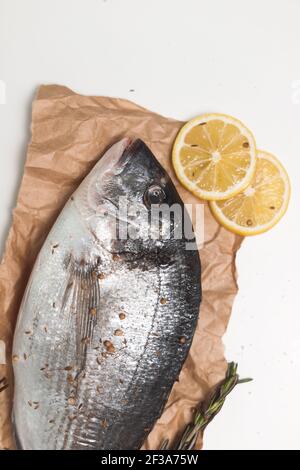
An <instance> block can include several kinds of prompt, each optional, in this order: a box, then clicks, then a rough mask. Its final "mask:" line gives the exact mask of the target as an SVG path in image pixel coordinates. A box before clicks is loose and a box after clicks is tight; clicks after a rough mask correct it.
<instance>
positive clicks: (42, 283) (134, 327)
mask: <svg viewBox="0 0 300 470" xmlns="http://www.w3.org/2000/svg"><path fill="white" fill-rule="evenodd" d="M173 206H174V207H177V209H178V208H180V211H178V210H177V213H176V214H175V215H174V213H175V211H174V213H171V215H170V214H169V216H168V211H165V212H164V211H163V210H162V209H164V210H165V208H167V209H168V208H170V207H173ZM155 210H156V211H157V212H156V216H157V213H158V214H159V223H155V221H156V219H155V217H154V216H153V217H152V215H153V214H154V213H155ZM178 214H179V215H178ZM187 223H188V225H191V222H190V219H189V216H188V215H187V212H186V211H185V209H184V207H183V203H182V201H181V199H180V197H179V195H178V193H177V191H176V189H175V187H174V185H173V183H172V182H171V180H170V178H169V176H168V175H167V173H166V172H165V171H164V169H163V168H162V167H161V165H160V164H159V163H158V162H157V160H156V159H155V157H154V155H153V154H152V153H151V151H150V150H149V148H148V147H147V146H146V145H145V144H144V143H143V142H142V141H141V140H135V141H133V142H132V141H130V140H129V139H127V138H125V139H123V140H121V141H120V142H118V143H116V144H115V145H113V146H112V147H111V148H110V149H109V150H108V151H107V152H106V154H105V155H104V156H103V157H102V158H101V159H100V160H99V162H98V163H97V164H96V165H95V166H94V168H93V169H92V171H91V172H90V173H89V174H88V176H87V177H86V178H85V179H84V180H83V182H82V183H81V185H80V186H79V187H78V189H77V190H76V191H75V192H74V194H73V195H72V197H71V198H70V199H69V201H68V202H67V204H66V205H65V207H64V209H63V210H62V212H61V213H60V215H59V217H58V219H57V220H56V222H55V224H54V226H53V228H52V229H51V231H50V233H49V235H48V237H47V239H46V241H45V243H44V245H43V247H42V249H41V251H40V253H39V255H38V258H37V260H36V263H35V266H34V269H33V271H32V273H31V277H30V279H29V282H28V286H27V289H26V291H25V294H24V298H23V301H22V305H21V308H20V312H19V316H18V321H17V326H16V330H15V337H14V345H13V365H14V375H15V394H14V404H13V421H14V427H15V435H16V442H17V446H18V447H19V448H20V449H50V450H54V449H82V450H88V449H108V450H112V449H116V450H117V449H120V450H124V449H138V448H140V447H141V445H142V444H143V442H144V440H145V438H146V437H147V435H148V434H149V432H150V430H151V428H152V427H153V425H154V424H155V421H156V420H157V419H158V417H159V416H160V414H161V412H162V410H163V407H164V405H165V403H166V400H167V398H168V395H169V393H170V390H171V388H172V386H173V384H174V382H175V380H176V379H177V377H178V375H179V372H180V370H181V367H182V365H183V363H184V361H185V359H186V356H187V353H188V350H189V348H190V345H191V341H192V338H193V334H194V331H195V327H196V323H197V319H198V312H199V305H200V300H201V286H200V260H199V255H198V250H197V249H196V247H193V246H192V248H191V247H190V246H189V248H187V246H188V245H191V242H193V239H192V237H193V232H191V233H192V237H191V236H190V237H189V239H187V236H186V235H185V233H184V234H183V235H181V236H180V237H179V236H175V234H178V233H179V232H180V230H179V231H178V229H180V226H181V227H183V226H186V224H187ZM182 231H183V230H182ZM187 242H189V243H187ZM192 245H193V243H192ZM194 245H195V244H194Z"/></svg>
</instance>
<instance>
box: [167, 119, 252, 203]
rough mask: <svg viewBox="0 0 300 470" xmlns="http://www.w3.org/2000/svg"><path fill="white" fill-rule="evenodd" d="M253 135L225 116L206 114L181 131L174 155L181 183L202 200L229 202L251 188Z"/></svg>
mask: <svg viewBox="0 0 300 470" xmlns="http://www.w3.org/2000/svg"><path fill="white" fill-rule="evenodd" d="M255 160H256V145H255V140H254V137H253V135H252V133H251V132H250V131H249V130H248V129H247V128H246V127H245V126H244V124H242V123H241V122H240V121H238V120H237V119H235V118H233V117H231V116H227V115H225V114H204V115H202V116H199V117H196V118H195V119H192V120H191V121H189V122H188V123H187V124H185V125H184V126H183V128H182V129H181V130H180V131H179V134H178V136H177V138H176V140H175V143H174V147H173V154H172V161H173V166H174V169H175V173H176V175H177V177H178V179H179V181H180V182H181V183H182V184H183V186H185V187H186V188H187V189H188V190H189V191H191V192H192V193H193V194H195V195H196V196H198V197H200V198H202V199H210V200H219V199H226V198H229V197H231V196H233V195H234V194H237V193H238V192H240V191H242V190H243V189H244V188H245V187H246V186H248V184H249V182H250V180H251V178H252V177H253V174H254V169H255Z"/></svg>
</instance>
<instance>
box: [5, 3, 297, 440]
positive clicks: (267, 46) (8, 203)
mask: <svg viewBox="0 0 300 470" xmlns="http://www.w3.org/2000/svg"><path fill="white" fill-rule="evenodd" d="M299 18H300V2H299V1H297V0H264V1H261V0H252V1H246V0H243V1H241V0H226V2H225V1H223V0H209V1H207V0H185V1H184V0H151V1H150V0H106V1H104V0H48V1H46V0H44V1H40V0H26V1H22V0H0V79H1V80H2V81H3V82H4V83H5V85H6V103H5V104H1V105H0V123H1V125H0V163H1V165H0V188H1V193H0V237H1V250H2V249H3V243H4V240H5V237H6V235H7V230H8V227H9V224H10V220H11V211H12V208H13V206H14V203H15V199H16V192H17V188H18V185H19V183H20V178H21V174H22V166H23V163H24V158H25V151H26V145H27V142H28V139H29V135H30V106H31V101H32V98H33V95H34V93H35V91H36V88H37V86H38V85H40V84H42V83H58V84H63V85H67V86H69V87H71V88H73V89H74V90H75V91H77V92H80V93H84V94H97V95H111V96H120V97H124V98H129V99H131V100H134V101H136V102H137V103H139V104H141V105H144V106H146V107H148V108H150V109H152V110H154V111H157V112H159V113H162V114H164V115H168V116H171V117H175V118H180V119H189V118H191V117H193V116H195V115H197V114H200V113H203V112H212V111H215V112H225V113H228V114H232V115H234V116H236V117H238V118H240V119H241V120H242V121H244V122H245V123H246V124H247V125H248V126H249V127H250V129H252V131H253V132H254V134H255V136H256V139H257V143H258V145H259V147H260V148H263V149H266V150H269V151H271V152H273V153H275V154H276V155H278V156H279V158H280V159H281V161H282V162H283V163H284V165H285V166H286V168H287V170H288V172H289V174H290V176H291V182H292V190H293V193H292V199H291V203H290V208H289V211H288V213H287V215H286V216H285V218H284V219H283V220H282V221H281V223H280V224H279V225H278V226H277V227H276V228H274V229H273V230H272V231H271V232H269V233H267V234H264V235H260V236H257V237H255V238H251V239H247V240H246V241H245V242H244V244H243V247H242V249H241V250H240V252H239V254H238V259H237V263H238V270H239V286H240V291H239V294H238V297H237V299H236V302H235V304H234V310H233V315H232V319H231V322H230V325H229V328H228V332H227V334H226V337H225V344H226V356H227V358H228V360H235V361H238V363H239V370H240V374H241V375H242V376H251V377H253V378H254V382H253V383H251V384H246V385H240V386H239V387H238V388H237V389H236V390H235V391H234V392H233V393H232V395H231V396H230V397H229V398H228V400H227V402H226V404H225V407H224V409H223V410H222V412H221V413H220V414H219V416H218V417H217V418H216V419H215V420H214V422H213V423H211V424H210V425H209V427H208V429H207V431H206V436H205V448H206V449H289V448H294V449H300V440H299V418H300V410H299V406H300V405H299V396H300V376H299V374H300V309H299V293H300V283H299V266H300V259H299V243H300V236H299V235H300V230H299V187H300V184H299V183H300V182H299V170H300V166H299V158H300V155H299V148H300V145H299V144H300V133H299V123H300V91H299V90H300V59H299V58H300V27H299ZM297 80H298V82H297ZM3 82H2V85H3ZM0 90H1V86H0ZM130 90H134V91H130ZM2 98H3V97H2ZM2 101H3V100H2Z"/></svg>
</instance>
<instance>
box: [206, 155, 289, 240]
mask: <svg viewBox="0 0 300 470" xmlns="http://www.w3.org/2000/svg"><path fill="white" fill-rule="evenodd" d="M289 198H290V182H289V177H288V174H287V172H286V170H285V169H284V168H283V166H282V165H281V163H280V162H279V161H278V160H277V158H276V157H274V155H271V154H270V153H267V152H263V151H261V150H260V151H258V152H257V163H256V169H255V173H254V177H253V180H252V181H251V185H250V186H248V187H247V188H246V189H245V190H244V191H243V192H241V193H240V194H237V195H236V196H234V197H231V198H229V199H227V200H226V201H210V207H211V210H212V212H213V214H214V215H215V217H216V219H217V220H218V221H219V222H220V224H222V225H224V226H225V227H226V228H228V229H229V230H231V231H232V232H235V233H238V234H240V235H257V234H258V233H262V232H266V231H267V230H269V229H270V228H272V227H274V225H275V224H277V222H279V220H280V219H281V217H282V216H283V215H284V213H285V212H286V210H287V207H288V203H289Z"/></svg>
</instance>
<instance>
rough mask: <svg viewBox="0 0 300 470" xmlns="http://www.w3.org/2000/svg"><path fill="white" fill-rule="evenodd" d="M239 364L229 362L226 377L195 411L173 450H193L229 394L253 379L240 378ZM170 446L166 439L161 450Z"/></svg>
mask: <svg viewBox="0 0 300 470" xmlns="http://www.w3.org/2000/svg"><path fill="white" fill-rule="evenodd" d="M237 367H238V365H237V364H236V363H234V362H230V363H228V367H227V372H226V376H225V379H224V380H222V382H220V384H219V385H218V386H217V387H216V390H215V391H214V392H213V394H212V396H211V397H210V399H209V400H208V401H206V402H204V403H202V404H201V405H200V406H199V408H198V409H197V411H196V413H195V417H194V420H193V422H192V423H190V424H188V425H187V427H186V428H185V430H184V432H183V434H182V436H181V438H180V440H179V442H178V444H177V445H176V446H175V447H174V449H173V450H192V449H194V447H195V444H196V441H197V439H198V437H199V436H200V435H203V432H204V430H205V428H206V426H207V425H208V424H209V423H210V422H211V420H212V419H213V418H214V417H215V416H216V415H217V414H218V413H219V411H220V410H221V408H222V407H223V405H224V402H225V399H226V397H227V395H228V394H229V393H230V392H231V391H232V390H233V389H234V387H235V386H236V385H238V384H242V383H246V382H251V380H252V379H250V378H247V379H240V378H239V375H238V374H237ZM168 448H169V441H168V440H165V441H164V442H163V444H162V446H161V450H164V449H168Z"/></svg>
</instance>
